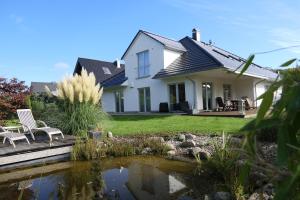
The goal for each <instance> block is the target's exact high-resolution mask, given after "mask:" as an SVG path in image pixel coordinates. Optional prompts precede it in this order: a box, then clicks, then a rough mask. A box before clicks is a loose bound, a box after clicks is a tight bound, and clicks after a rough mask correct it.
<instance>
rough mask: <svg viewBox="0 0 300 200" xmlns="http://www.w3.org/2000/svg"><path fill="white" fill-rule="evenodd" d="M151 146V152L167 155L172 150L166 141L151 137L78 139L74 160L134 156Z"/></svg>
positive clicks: (73, 153)
mask: <svg viewBox="0 0 300 200" xmlns="http://www.w3.org/2000/svg"><path fill="white" fill-rule="evenodd" d="M145 148H149V149H150V150H151V151H150V152H148V153H149V154H153V155H166V154H167V152H168V151H169V150H170V149H169V147H168V146H167V145H165V144H164V143H162V142H160V141H158V140H155V139H149V138H135V139H133V140H126V141H124V140H120V141H117V140H108V139H104V140H98V141H97V140H93V139H88V140H86V141H85V140H77V141H76V144H75V146H73V151H72V159H73V160H94V159H98V158H102V157H107V156H114V157H119V156H133V155H141V154H143V150H144V149H145Z"/></svg>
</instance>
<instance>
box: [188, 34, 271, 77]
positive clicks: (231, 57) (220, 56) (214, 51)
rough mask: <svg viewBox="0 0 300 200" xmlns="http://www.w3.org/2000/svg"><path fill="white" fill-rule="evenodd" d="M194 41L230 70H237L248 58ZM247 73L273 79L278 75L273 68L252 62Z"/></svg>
mask: <svg viewBox="0 0 300 200" xmlns="http://www.w3.org/2000/svg"><path fill="white" fill-rule="evenodd" d="M190 40H192V39H190ZM192 41H193V42H195V43H196V44H197V45H199V46H200V47H202V48H203V49H205V50H206V51H207V52H208V53H209V54H211V55H212V56H213V57H214V58H216V59H217V60H218V61H219V62H220V63H222V66H223V67H225V68H227V69H228V70H230V71H234V70H236V69H237V68H238V67H239V66H241V65H243V64H244V63H245V62H246V59H244V58H242V57H240V56H237V55H235V54H233V53H231V52H228V51H225V50H224V49H221V48H219V47H216V46H214V45H209V44H205V43H204V42H198V41H195V40H192ZM241 69H242V67H241V68H240V69H239V70H237V71H238V72H239V71H240V70H241ZM245 73H246V74H247V73H248V74H250V75H255V76H262V77H265V78H271V79H275V78H276V77H277V74H276V73H275V72H273V71H272V70H270V69H267V68H264V67H261V66H259V65H257V64H255V63H253V64H251V65H250V66H249V68H248V69H247V71H246V72H245Z"/></svg>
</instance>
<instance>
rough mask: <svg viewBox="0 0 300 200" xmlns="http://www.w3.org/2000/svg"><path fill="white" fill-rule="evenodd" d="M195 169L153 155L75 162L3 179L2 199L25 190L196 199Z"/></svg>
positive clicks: (39, 195) (27, 194) (29, 194)
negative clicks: (21, 177) (62, 167)
mask: <svg viewBox="0 0 300 200" xmlns="http://www.w3.org/2000/svg"><path fill="white" fill-rule="evenodd" d="M193 169H194V166H193V165H190V164H186V163H182V162H177V161H169V160H165V159H162V158H153V157H148V158H144V157H143V158H140V157H137V158H134V157H133V158H118V159H117V158H115V159H107V160H101V161H97V162H75V163H74V164H73V166H72V167H71V168H69V169H67V170H63V171H58V172H57V170H59V169H57V170H56V172H53V173H51V174H42V175H41V174H37V175H36V177H34V178H31V179H28V178H26V179H25V180H21V181H18V182H15V183H5V184H1V183H0V199H18V195H20V193H21V191H22V192H23V196H22V197H23V198H22V199H26V200H27V199H59V200H60V199H63V200H65V199H68V200H69V199H72V200H73V199H95V200H96V199H143V200H148V199H149V200H150V199H151V200H152V199H164V200H167V199H193V197H199V196H201V194H202V193H203V191H197V190H198V188H199V183H198V182H199V177H197V178H196V177H195V176H194V174H193ZM33 170H34V169H33ZM0 182H1V180H0ZM200 182H201V181H200ZM201 184H202V183H201ZM205 187H206V186H205ZM206 192H207V191H204V193H206Z"/></svg>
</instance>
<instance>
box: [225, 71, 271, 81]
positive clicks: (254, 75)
mask: <svg viewBox="0 0 300 200" xmlns="http://www.w3.org/2000/svg"><path fill="white" fill-rule="evenodd" d="M226 70H227V71H229V72H232V73H234V74H239V73H240V71H235V70H230V69H228V68H226ZM242 76H251V77H254V78H260V79H265V80H269V81H273V80H275V78H270V77H266V76H260V75H257V74H253V73H247V72H244V73H243V74H242Z"/></svg>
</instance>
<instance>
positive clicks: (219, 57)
mask: <svg viewBox="0 0 300 200" xmlns="http://www.w3.org/2000/svg"><path fill="white" fill-rule="evenodd" d="M180 42H181V44H182V45H183V46H184V47H185V48H186V49H187V52H185V53H183V54H182V55H181V56H180V57H179V58H177V59H176V60H175V61H174V62H173V63H171V64H170V65H169V66H168V67H166V68H165V69H162V70H161V71H159V72H158V73H157V74H156V75H155V76H154V77H153V78H154V79H156V78H164V77H169V76H176V75H181V74H188V73H193V72H199V71H205V70H210V69H216V68H226V69H227V70H230V71H234V70H235V69H236V68H238V67H239V66H241V65H243V64H244V63H245V59H243V58H241V57H239V56H237V55H235V54H232V53H230V52H228V51H225V50H223V49H221V48H218V47H216V46H213V45H209V44H206V43H204V42H198V41H195V40H193V39H191V38H189V37H185V38H183V39H182V40H180ZM245 73H246V74H249V75H254V76H260V77H264V78H268V79H275V78H276V77H277V74H276V73H274V72H273V71H271V70H269V69H266V68H263V67H261V66H259V65H256V64H251V65H250V67H249V68H248V70H247V71H246V72H245Z"/></svg>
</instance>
